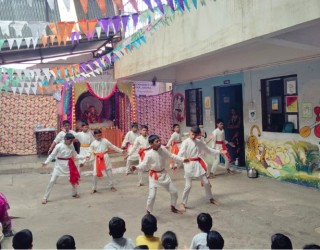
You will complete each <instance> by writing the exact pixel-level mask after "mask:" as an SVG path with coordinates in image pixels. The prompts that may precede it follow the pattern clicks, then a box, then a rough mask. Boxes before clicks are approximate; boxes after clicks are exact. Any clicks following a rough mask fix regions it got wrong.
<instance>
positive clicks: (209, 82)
mask: <svg viewBox="0 0 320 250" xmlns="http://www.w3.org/2000/svg"><path fill="white" fill-rule="evenodd" d="M225 80H230V85H232V84H239V83H240V84H242V83H243V73H236V74H230V75H225V76H217V77H212V78H208V79H204V80H199V81H193V82H192V84H191V83H190V82H188V83H179V84H174V85H173V91H174V96H175V95H176V94H182V95H183V96H185V90H187V89H194V88H202V101H203V105H202V106H203V114H205V105H204V99H205V97H206V96H210V101H211V109H210V120H206V117H205V115H204V117H203V122H204V124H203V126H204V128H205V130H206V132H207V133H211V132H212V131H213V130H214V129H215V121H214V117H215V114H214V91H213V88H214V87H215V86H220V85H223V81H225ZM174 123H179V124H180V126H181V131H182V132H188V131H189V129H190V127H187V126H186V116H185V111H184V120H183V121H182V122H179V121H177V120H176V119H175V120H174Z"/></svg>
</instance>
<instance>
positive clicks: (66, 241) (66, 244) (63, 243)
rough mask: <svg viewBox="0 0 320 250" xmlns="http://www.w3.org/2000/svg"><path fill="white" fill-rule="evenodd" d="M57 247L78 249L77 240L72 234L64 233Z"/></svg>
mask: <svg viewBox="0 0 320 250" xmlns="http://www.w3.org/2000/svg"><path fill="white" fill-rule="evenodd" d="M56 245H57V249H76V242H75V241H74V238H73V237H72V236H71V235H63V236H61V237H60V238H59V240H58V241H57V244H56Z"/></svg>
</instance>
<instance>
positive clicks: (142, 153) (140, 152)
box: [138, 147, 151, 161]
mask: <svg viewBox="0 0 320 250" xmlns="http://www.w3.org/2000/svg"><path fill="white" fill-rule="evenodd" d="M149 149H151V147H148V148H140V149H139V151H138V154H139V155H140V159H141V161H143V159H144V156H145V152H144V151H146V150H149Z"/></svg>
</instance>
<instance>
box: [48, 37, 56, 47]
mask: <svg viewBox="0 0 320 250" xmlns="http://www.w3.org/2000/svg"><path fill="white" fill-rule="evenodd" d="M55 38H56V35H50V36H49V40H50V44H51V45H52V46H53V44H54V39H55Z"/></svg>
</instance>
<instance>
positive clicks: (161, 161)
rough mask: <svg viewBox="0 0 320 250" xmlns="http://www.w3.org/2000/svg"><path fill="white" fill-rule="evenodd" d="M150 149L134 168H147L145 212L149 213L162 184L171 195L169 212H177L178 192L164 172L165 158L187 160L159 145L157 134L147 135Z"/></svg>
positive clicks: (159, 140)
mask: <svg viewBox="0 0 320 250" xmlns="http://www.w3.org/2000/svg"><path fill="white" fill-rule="evenodd" d="M149 144H150V145H151V148H152V149H150V150H148V152H147V153H146V155H145V157H144V159H143V161H142V162H141V163H140V164H139V165H138V166H137V167H135V166H132V167H131V168H132V170H135V169H140V170H144V169H148V170H149V196H148V199H147V213H149V214H150V213H151V212H152V210H153V205H154V202H155V200H156V194H157V188H158V186H159V185H160V186H163V187H164V188H165V189H166V190H167V191H168V192H169V193H170V195H171V212H173V213H179V212H180V211H179V210H178V209H177V208H176V204H177V199H178V193H177V189H176V187H175V186H174V184H173V182H172V181H171V178H170V176H169V174H168V173H167V172H166V170H165V167H166V160H167V159H169V158H171V159H173V160H175V161H179V162H188V160H187V159H184V158H182V157H179V156H177V155H174V154H171V153H170V152H169V151H168V150H167V149H166V148H165V147H164V146H161V139H160V137H159V136H157V135H150V136H149Z"/></svg>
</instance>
